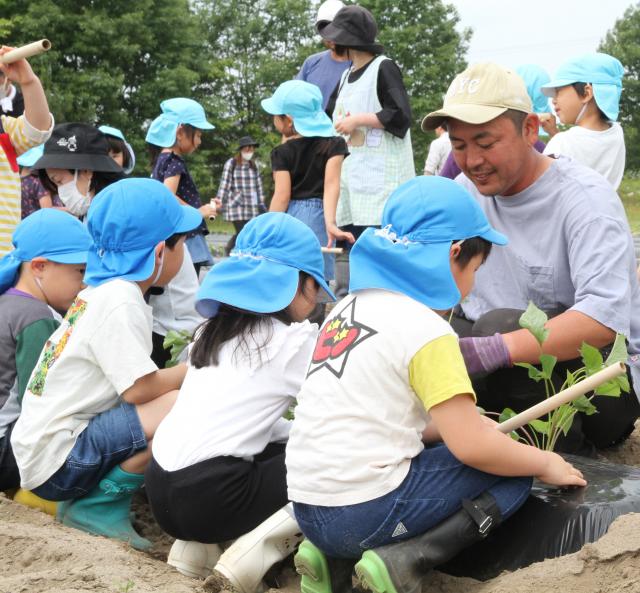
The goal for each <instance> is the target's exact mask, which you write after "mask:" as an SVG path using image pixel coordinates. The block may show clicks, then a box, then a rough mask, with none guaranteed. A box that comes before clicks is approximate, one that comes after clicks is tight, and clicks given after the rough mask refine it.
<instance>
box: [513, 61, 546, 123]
mask: <svg viewBox="0 0 640 593" xmlns="http://www.w3.org/2000/svg"><path fill="white" fill-rule="evenodd" d="M516 73H517V74H518V76H520V78H522V80H524V84H525V86H526V87H527V94H528V95H529V98H530V99H531V103H532V105H533V113H549V97H547V96H546V95H545V94H544V93H543V92H542V86H543V85H545V84H547V83H548V82H549V81H550V80H551V77H550V76H549V74H548V73H547V71H546V70H545V69H544V68H542V66H537V65H536V64H523V65H522V66H518V67H517V68H516Z"/></svg>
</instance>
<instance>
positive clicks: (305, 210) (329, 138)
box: [262, 80, 354, 280]
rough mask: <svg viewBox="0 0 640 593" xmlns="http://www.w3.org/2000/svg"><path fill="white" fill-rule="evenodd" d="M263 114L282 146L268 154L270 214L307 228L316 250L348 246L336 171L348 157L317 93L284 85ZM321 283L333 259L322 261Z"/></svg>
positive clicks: (294, 83)
mask: <svg viewBox="0 0 640 593" xmlns="http://www.w3.org/2000/svg"><path fill="white" fill-rule="evenodd" d="M262 108H263V109H264V110H265V111H266V112H267V113H270V114H271V115H273V125H274V126H275V128H276V130H278V132H280V134H282V136H283V139H284V142H283V143H282V144H280V145H279V146H276V148H274V149H273V150H272V151H271V168H272V170H273V180H274V185H275V187H274V192H273V198H272V200H271V205H270V207H269V209H270V210H271V211H272V212H287V213H289V214H291V216H295V217H296V218H297V219H299V220H301V221H302V222H304V223H305V224H306V225H308V226H309V227H310V228H311V230H312V231H313V232H314V233H315V235H316V237H317V238H318V241H320V244H321V245H326V246H327V247H331V246H332V245H333V242H334V240H336V239H340V240H347V241H350V242H351V243H353V240H354V239H353V235H351V233H345V232H343V231H341V230H340V229H339V228H338V226H337V225H336V208H337V204H338V196H339V195H340V171H341V170H342V162H343V161H344V158H345V157H346V156H347V155H348V154H349V151H348V150H347V143H346V142H345V141H344V139H343V138H342V137H340V136H337V135H336V132H335V130H334V129H333V124H332V123H331V120H330V119H329V117H328V116H327V114H326V113H325V112H324V111H323V110H322V93H321V91H320V89H319V88H318V87H317V86H316V85H315V84H311V83H309V82H305V81H303V80H288V81H287V82H283V83H282V84H281V85H280V86H279V87H278V88H277V89H276V92H275V93H274V94H273V96H272V97H269V98H268V99H264V100H263V101H262ZM324 261H325V269H324V277H325V279H327V280H332V279H333V257H332V256H330V255H325V256H324Z"/></svg>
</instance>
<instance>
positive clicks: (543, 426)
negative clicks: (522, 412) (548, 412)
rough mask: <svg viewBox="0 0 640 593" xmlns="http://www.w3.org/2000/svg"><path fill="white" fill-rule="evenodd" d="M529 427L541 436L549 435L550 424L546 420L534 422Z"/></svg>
mask: <svg viewBox="0 0 640 593" xmlns="http://www.w3.org/2000/svg"><path fill="white" fill-rule="evenodd" d="M529 426H531V428H533V430H535V431H536V432H538V433H540V434H549V423H548V422H545V421H544V420H532V421H531V422H529Z"/></svg>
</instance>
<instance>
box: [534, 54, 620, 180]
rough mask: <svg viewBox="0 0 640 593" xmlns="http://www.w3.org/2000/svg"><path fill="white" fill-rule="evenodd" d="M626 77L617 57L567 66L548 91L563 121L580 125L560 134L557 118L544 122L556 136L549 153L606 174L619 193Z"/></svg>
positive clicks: (598, 56)
mask: <svg viewBox="0 0 640 593" xmlns="http://www.w3.org/2000/svg"><path fill="white" fill-rule="evenodd" d="M623 76H624V67H623V66H622V64H621V63H620V62H619V61H618V60H617V59H616V58H614V57H612V56H609V55H607V54H602V53H590V54H585V55H582V56H578V57H577V58H573V59H571V60H569V61H567V62H565V63H564V64H563V65H562V66H560V68H558V71H557V72H556V74H555V77H554V79H553V80H551V81H550V82H548V83H547V84H545V85H543V86H542V90H543V92H544V93H545V94H546V95H547V96H549V97H551V98H552V101H553V107H554V109H555V111H556V115H557V116H558V117H559V118H560V121H561V122H562V123H563V124H574V125H573V127H572V128H570V129H568V130H566V131H565V132H558V129H557V127H556V124H555V119H548V120H545V121H543V123H542V125H543V127H544V128H545V129H546V130H547V132H548V133H549V135H550V136H551V140H549V142H548V143H547V146H546V148H545V150H544V154H547V155H564V156H568V157H571V158H572V159H574V160H576V161H578V162H580V163H582V164H583V165H586V166H587V167H590V168H592V169H594V170H595V171H597V172H598V173H600V174H601V175H602V176H603V177H605V178H606V179H607V180H608V181H609V183H611V185H612V186H613V188H614V189H618V187H619V186H620V182H621V181H622V175H623V174H624V163H625V158H626V148H625V145H624V135H623V133H622V127H621V126H620V124H618V123H616V120H617V119H618V113H619V111H620V95H621V94H622V77H623Z"/></svg>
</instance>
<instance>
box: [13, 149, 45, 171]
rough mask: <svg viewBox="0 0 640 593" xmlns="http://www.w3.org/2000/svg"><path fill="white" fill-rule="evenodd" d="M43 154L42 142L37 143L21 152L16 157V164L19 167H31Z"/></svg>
mask: <svg viewBox="0 0 640 593" xmlns="http://www.w3.org/2000/svg"><path fill="white" fill-rule="evenodd" d="M43 154H44V144H39V145H38V146H34V147H33V148H30V149H29V150H27V152H24V153H22V154H21V155H20V156H19V157H18V165H20V166H21V167H33V165H35V164H36V163H37V162H38V161H39V160H40V158H42V155H43Z"/></svg>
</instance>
